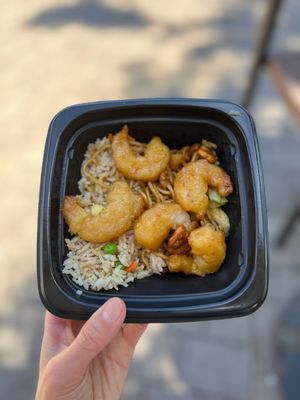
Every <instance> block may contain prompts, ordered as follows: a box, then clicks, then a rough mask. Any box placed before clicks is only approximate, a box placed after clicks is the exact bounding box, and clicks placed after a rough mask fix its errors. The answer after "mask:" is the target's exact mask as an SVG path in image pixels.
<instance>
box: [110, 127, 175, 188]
mask: <svg viewBox="0 0 300 400" xmlns="http://www.w3.org/2000/svg"><path fill="white" fill-rule="evenodd" d="M129 139H130V137H129V134H128V128H127V126H126V125H125V126H124V127H123V128H122V129H121V131H120V132H118V133H117V134H116V135H114V137H113V141H112V153H113V160H114V162H115V164H116V167H117V169H118V170H119V171H120V172H121V173H122V174H123V175H124V176H125V177H126V178H128V179H134V180H139V181H156V180H157V179H158V177H159V175H160V174H161V172H162V171H164V170H165V169H166V167H167V165H168V163H169V159H170V150H169V148H168V147H167V146H166V145H165V144H163V142H162V141H161V139H160V138H159V137H157V136H155V137H153V138H152V139H151V141H150V142H149V143H148V144H147V146H146V150H145V152H144V156H141V155H137V154H135V153H134V151H133V149H132V147H131V145H130V143H129Z"/></svg>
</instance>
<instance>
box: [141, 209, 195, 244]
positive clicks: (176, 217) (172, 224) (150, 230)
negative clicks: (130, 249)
mask: <svg viewBox="0 0 300 400" xmlns="http://www.w3.org/2000/svg"><path fill="white" fill-rule="evenodd" d="M179 225H183V226H184V227H185V228H186V229H187V230H188V231H190V230H191V219H190V216H189V214H188V213H187V212H185V211H184V210H183V209H182V208H181V207H180V206H179V205H178V204H175V203H157V204H155V205H154V206H153V207H152V208H149V209H148V210H147V211H145V212H144V213H143V214H142V215H141V217H140V218H139V220H138V221H137V223H136V224H135V227H134V235H135V240H136V242H137V243H138V244H140V245H142V246H144V247H145V248H146V249H149V250H156V249H158V248H159V246H160V245H161V244H162V242H163V241H164V240H165V239H166V238H167V237H168V234H169V232H170V230H171V229H176V228H177V227H178V226H179Z"/></svg>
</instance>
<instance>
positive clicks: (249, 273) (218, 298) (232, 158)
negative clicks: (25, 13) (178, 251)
mask: <svg viewBox="0 0 300 400" xmlns="http://www.w3.org/2000/svg"><path fill="white" fill-rule="evenodd" d="M124 124H127V125H128V126H129V129H130V134H131V135H132V136H134V137H135V138H136V139H137V140H140V141H149V140H150V138H151V137H152V136H154V135H159V136H160V137H161V138H162V140H163V142H164V143H166V144H167V145H168V146H169V147H170V148H180V147H182V146H185V145H191V144H193V143H195V142H199V141H200V140H201V139H202V138H205V139H207V140H209V141H212V142H215V143H216V144H217V145H218V156H219V161H220V164H221V166H222V167H223V168H224V169H225V170H226V171H227V172H228V173H229V175H230V176H231V179H232V182H233V187H234V191H233V194H231V195H230V197H229V203H228V204H227V205H226V206H225V207H224V210H225V211H226V213H227V214H228V216H229V218H230V223H231V229H230V234H229V237H228V238H227V240H226V242H227V255H226V259H225V261H224V263H223V265H222V267H221V269H220V270H219V272H217V273H216V274H212V275H208V276H206V277H204V278H201V277H197V276H184V275H182V274H170V273H167V274H164V275H162V276H159V275H154V276H151V277H148V278H145V279H141V280H135V281H134V283H131V284H130V285H129V286H128V287H127V288H125V287H121V288H120V289H119V290H110V291H100V292H93V291H87V290H85V289H83V288H82V287H79V286H78V285H76V284H75V283H74V282H73V281H72V280H71V278H69V277H68V276H67V275H65V274H63V273H62V266H63V261H64V258H65V256H66V254H67V247H66V244H65V238H66V237H70V235H69V233H68V229H67V226H66V225H65V223H64V221H63V218H62V215H61V212H60V207H61V203H62V200H63V198H64V197H65V195H76V194H78V186H77V182H78V180H79V179H80V176H81V174H80V167H81V163H82V161H83V156H84V153H85V151H86V148H87V145H88V144H89V143H91V142H94V141H95V140H96V139H97V138H101V137H103V136H105V135H107V134H108V133H109V132H117V131H118V130H120V128H121V127H122V126H123V125H124ZM37 273H38V287H39V293H40V297H41V299H42V301H43V303H44V305H45V307H46V308H47V309H49V310H50V311H51V312H52V313H53V314H56V315H58V316H60V317H64V318H72V319H82V320H84V319H87V318H88V317H89V316H90V315H91V314H92V313H93V312H94V311H95V310H96V309H97V308H98V307H99V306H100V305H101V304H103V303H104V302H105V301H106V300H107V299H108V298H110V297H112V296H119V297H121V298H122V299H123V300H124V301H125V302H126V305H127V317H126V322H184V321H196V320H203V319H216V318H226V317H237V316H242V315H246V314H249V313H251V312H253V311H254V310H256V309H257V308H258V307H259V306H260V305H261V304H262V302H263V300H264V298H265V296H266V293H267V286H268V235H267V223H266V205H265V194H264V184H263V176H262V169H261V161H260V156H259V149H258V142H257V137H256V132H255V126H254V122H253V120H252V118H251V117H250V115H249V114H248V113H247V111H246V110H245V109H243V108H242V107H240V106H238V105H236V104H233V103H230V102H227V101H220V100H199V99H138V100H122V101H104V102H96V103H87V104H79V105H74V106H71V107H68V108H66V109H64V110H62V111H61V112H59V113H58V114H57V115H56V116H55V117H54V119H53V121H52V122H51V124H50V127H49V131H48V136H47V141H46V145H45V152H44V160H43V167H42V176H41V186H40V199H39V217H38V241H37Z"/></svg>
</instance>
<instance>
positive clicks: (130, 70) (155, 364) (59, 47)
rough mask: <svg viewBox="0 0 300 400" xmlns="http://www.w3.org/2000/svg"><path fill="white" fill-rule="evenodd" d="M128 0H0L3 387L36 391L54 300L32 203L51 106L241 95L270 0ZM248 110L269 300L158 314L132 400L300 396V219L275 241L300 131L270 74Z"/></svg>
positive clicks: (8, 394)
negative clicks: (43, 288) (47, 299)
mask: <svg viewBox="0 0 300 400" xmlns="http://www.w3.org/2000/svg"><path fill="white" fill-rule="evenodd" d="M124 4H125V3H124V2H121V1H120V0H113V1H108V0H106V1H104V0H102V1H100V0H99V1H96V0H94V1H91V0H90V1H87V0H86V1H78V2H76V1H72V0H64V1H59V0H52V1H50V0H45V1H43V2H40V1H37V0H28V1H27V2H26V7H20V4H19V3H18V2H17V1H15V0H12V1H10V2H6V3H3V4H2V13H1V16H0V18H1V28H2V35H1V37H0V46H1V67H2V73H1V76H0V87H1V92H0V101H1V109H0V126H1V129H2V133H1V136H0V157H1V175H0V184H1V187H2V188H4V189H3V190H2V192H1V209H0V220H1V226H2V229H1V231H0V261H1V270H2V279H1V284H0V391H1V394H2V398H7V399H8V398H9V399H13V400H19V399H22V400H23V399H30V398H32V396H33V393H34V387H35V383H36V371H37V363H38V353H39V345H40V340H41V333H42V319H43V312H44V311H43V308H42V306H41V305H40V302H39V299H38V296H37V292H36V278H35V240H36V213H37V198H38V186H39V177H40V167H41V160H42V152H43V145H44V140H45V134H46V130H47V127H48V124H49V121H50V119H51V118H52V116H53V115H54V114H55V113H56V112H57V111H58V110H60V109H61V108H62V107H64V106H67V105H69V104H73V103H78V102H84V101H93V100H98V99H111V98H126V97H149V96H189V97H193V96H194V97H222V98H227V99H229V100H233V101H239V98H240V94H241V90H242V88H243V85H244V84H245V79H246V76H247V73H248V70H249V66H250V61H251V56H252V52H253V46H254V43H255V38H256V33H257V28H258V23H259V19H260V18H261V15H262V13H263V11H264V6H265V2H262V1H258V0H256V1H254V2H239V1H237V0H226V1H224V2H219V1H217V0H213V1H210V2H206V3H205V7H203V6H199V2H197V1H196V0H186V1H185V2H182V1H180V0H176V1H174V0H173V1H171V0H170V1H165V2H156V3H155V6H153V4H154V3H153V2H147V1H142V0H131V1H128V2H126V8H125V5H124ZM170 9H171V10H172V12H170ZM299 16H300V7H299V4H297V1H296V0H289V1H287V2H286V3H285V6H284V9H283V13H282V19H281V21H280V26H279V30H278V34H277V35H276V36H275V38H274V46H275V48H279V47H280V46H288V47H289V48H296V47H297V46H299V29H300V28H299ZM252 113H253V115H254V117H255V120H256V122H257V126H258V132H259V140H260V144H261V153H262V158H263V164H264V171H265V183H266V191H267V198H268V211H269V229H270V239H271V240H270V241H271V248H270V259H271V262H270V269H271V271H270V291H269V295H268V299H267V301H266V303H265V304H264V306H263V307H262V308H261V310H259V311H258V312H257V313H255V314H254V315H252V316H250V317H247V318H242V319H236V320H227V321H218V322H215V321H214V322H202V323H193V324H182V325H179V324H170V325H152V326H151V327H150V328H149V329H148V332H147V333H146V335H145V337H144V338H143V340H142V341H141V343H140V345H139V346H138V349H137V352H136V357H135V361H134V363H133V366H132V369H131V371H130V374H129V379H128V382H127V386H126V389H125V393H124V395H123V399H124V400H127V399H128V400H129V399H131V400H134V399H140V398H141V397H143V399H145V400H152V399H181V398H185V399H189V400H193V399H202V400H236V399H239V400H248V399H253V398H254V399H259V400H260V399H262V400H269V399H270V400H279V399H289V400H290V399H296V397H293V396H295V393H296V392H295V391H296V379H295V376H297V372H298V376H299V374H300V366H299V346H298V347H297V343H298V342H297V341H295V340H294V341H293V340H292V339H293V337H294V336H293V335H294V333H293V332H294V331H295V327H297V326H299V325H297V323H296V322H295V323H294V321H295V320H296V318H295V316H296V313H297V312H296V313H295V311H294V309H293V304H294V305H295V304H296V305H297V304H299V300H297V299H298V297H297V296H298V295H299V292H300V279H299V272H300V263H299V239H300V226H298V228H297V230H296V231H295V234H294V236H293V237H292V238H291V240H290V241H289V243H288V244H287V245H286V247H285V248H283V249H281V250H279V249H276V248H275V247H274V245H273V241H274V238H275V237H276V235H277V234H278V232H279V230H280V228H281V226H282V224H283V223H284V221H285V219H286V216H287V214H288V211H289V208H290V206H291V204H292V203H293V202H294V200H295V198H296V196H297V195H298V192H299V191H300V179H299V173H298V171H299V162H300V161H299V149H300V135H299V132H298V130H297V129H296V127H295V126H294V125H293V122H291V121H290V116H289V114H288V112H287V110H286V108H285V107H284V105H283V104H282V103H281V101H280V99H279V98H278V96H277V93H276V91H275V90H274V89H273V87H272V84H271V82H270V81H269V79H268V77H267V76H265V75H264V76H263V77H262V79H261V82H260V85H259V89H258V91H257V96H256V100H255V104H254V107H253V110H252ZM295 299H296V300H297V301H296V302H295ZM298 309H299V308H298ZM291 343H293V346H291ZM297 354H298V356H297ZM293 366H294V368H292V367H293ZM289 371H293V373H290V372H289ZM281 377H282V379H281ZM281 387H283V388H284V391H282V390H281ZM287 388H292V389H293V390H291V389H290V390H287ZM281 392H282V393H281ZM298 393H299V392H298Z"/></svg>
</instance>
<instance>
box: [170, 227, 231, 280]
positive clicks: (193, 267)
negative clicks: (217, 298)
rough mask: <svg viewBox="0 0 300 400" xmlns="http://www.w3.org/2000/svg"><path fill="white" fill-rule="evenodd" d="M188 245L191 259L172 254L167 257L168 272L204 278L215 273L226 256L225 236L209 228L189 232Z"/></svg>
mask: <svg viewBox="0 0 300 400" xmlns="http://www.w3.org/2000/svg"><path fill="white" fill-rule="evenodd" d="M188 242H189V245H190V247H191V250H192V254H193V257H191V256H185V255H183V254H174V255H171V256H170V257H169V260H168V268H169V271H170V272H183V273H185V274H186V275H190V274H195V275H199V276H205V275H206V274H212V273H214V272H217V271H218V270H219V268H220V266H221V265H222V263H223V261H224V259H225V256H226V243H225V235H224V233H223V232H222V231H216V230H215V229H214V228H212V227H211V226H202V227H200V228H198V229H195V230H193V231H192V232H191V234H190V236H189V239H188Z"/></svg>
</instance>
